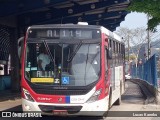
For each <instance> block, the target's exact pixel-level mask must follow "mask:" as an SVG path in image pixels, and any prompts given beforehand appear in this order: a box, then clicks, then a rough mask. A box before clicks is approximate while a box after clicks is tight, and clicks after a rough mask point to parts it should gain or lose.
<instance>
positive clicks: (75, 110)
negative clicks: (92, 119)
mask: <svg viewBox="0 0 160 120" xmlns="http://www.w3.org/2000/svg"><path fill="white" fill-rule="evenodd" d="M39 108H40V109H41V111H42V112H46V113H50V112H51V113H52V111H53V110H66V111H67V112H68V113H69V114H74V113H78V112H79V111H80V110H81V109H82V106H51V105H39Z"/></svg>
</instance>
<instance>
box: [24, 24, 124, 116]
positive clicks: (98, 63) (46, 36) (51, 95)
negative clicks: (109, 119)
mask: <svg viewBox="0 0 160 120" xmlns="http://www.w3.org/2000/svg"><path fill="white" fill-rule="evenodd" d="M124 48H125V47H124V43H122V42H121V38H120V37H119V36H117V35H116V34H115V33H113V32H111V31H109V30H107V29H106V28H104V27H102V26H93V25H71V24H55V25H34V26H30V27H29V28H28V29H27V33H26V36H25V40H24V51H23V56H22V73H21V74H22V78H21V88H22V108H23V111H40V112H41V113H42V114H46V115H87V116H103V115H105V113H106V112H107V111H108V110H109V108H110V107H111V106H112V105H113V104H114V103H115V104H120V102H121V95H122V94H123V92H124V78H125V77H124V64H125V62H124V54H125V51H124ZM42 49H43V50H42ZM44 49H45V50H44ZM42 51H45V52H43V53H41V52H42ZM42 54H43V55H42Z"/></svg>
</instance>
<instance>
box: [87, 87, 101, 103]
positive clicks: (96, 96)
mask: <svg viewBox="0 0 160 120" xmlns="http://www.w3.org/2000/svg"><path fill="white" fill-rule="evenodd" d="M101 92H102V89H99V90H97V91H95V92H94V93H93V95H92V96H91V97H90V98H89V99H88V100H87V103H91V102H95V101H97V100H98V97H99V95H100V94H101Z"/></svg>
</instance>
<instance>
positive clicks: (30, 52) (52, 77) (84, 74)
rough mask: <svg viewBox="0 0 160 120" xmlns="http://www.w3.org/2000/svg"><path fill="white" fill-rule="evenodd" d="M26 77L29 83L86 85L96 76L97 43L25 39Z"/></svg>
mask: <svg viewBox="0 0 160 120" xmlns="http://www.w3.org/2000/svg"><path fill="white" fill-rule="evenodd" d="M26 48H27V50H26V51H27V53H26V60H25V61H26V63H25V77H26V79H27V80H29V81H30V82H31V83H34V84H40V85H54V86H57V85H58V86H63V85H65V86H66V85H67V86H86V85H89V84H91V83H93V82H95V81H97V80H98V78H99V73H100V44H98V43H85V44H80V43H74V44H70V43H69V44H66V43H65V44H62V43H61V44H57V43H52V42H44V41H41V42H28V43H27V47H26Z"/></svg>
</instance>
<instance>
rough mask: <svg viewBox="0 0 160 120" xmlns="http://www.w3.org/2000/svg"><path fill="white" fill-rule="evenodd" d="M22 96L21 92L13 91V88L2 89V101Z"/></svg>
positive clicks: (0, 98)
mask: <svg viewBox="0 0 160 120" xmlns="http://www.w3.org/2000/svg"><path fill="white" fill-rule="evenodd" d="M20 98H21V94H20V92H12V91H11V90H3V91H0V102H2V101H7V100H15V99H20Z"/></svg>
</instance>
